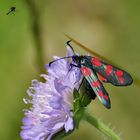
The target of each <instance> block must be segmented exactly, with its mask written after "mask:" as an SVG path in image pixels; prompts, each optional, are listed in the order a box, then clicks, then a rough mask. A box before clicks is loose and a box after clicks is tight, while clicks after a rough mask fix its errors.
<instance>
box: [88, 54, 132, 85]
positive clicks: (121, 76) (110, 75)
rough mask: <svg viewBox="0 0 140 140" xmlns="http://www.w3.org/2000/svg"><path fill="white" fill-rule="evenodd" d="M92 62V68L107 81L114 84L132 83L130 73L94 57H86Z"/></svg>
mask: <svg viewBox="0 0 140 140" xmlns="http://www.w3.org/2000/svg"><path fill="white" fill-rule="evenodd" d="M88 59H90V61H91V63H92V68H93V69H94V70H95V71H96V72H97V73H99V74H100V75H101V76H103V77H104V78H105V79H106V80H107V82H109V83H111V84H113V85H115V86H128V85H130V84H132V82H133V79H132V77H131V75H130V74H129V73H128V72H126V71H124V70H122V69H119V68H117V67H115V66H112V65H110V64H107V63H106V62H103V61H101V60H99V59H98V58H95V57H88Z"/></svg>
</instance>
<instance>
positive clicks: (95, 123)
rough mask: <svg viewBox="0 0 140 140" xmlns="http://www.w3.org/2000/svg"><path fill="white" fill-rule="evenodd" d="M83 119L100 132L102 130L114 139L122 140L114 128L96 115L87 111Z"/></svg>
mask: <svg viewBox="0 0 140 140" xmlns="http://www.w3.org/2000/svg"><path fill="white" fill-rule="evenodd" d="M83 119H84V120H85V121H87V122H88V123H90V124H91V125H93V126H94V127H96V128H97V129H98V130H99V131H100V132H102V133H103V134H105V135H106V136H108V137H109V138H111V139H112V140H122V139H121V138H120V137H119V136H118V135H117V134H116V133H115V132H114V131H113V130H112V129H110V128H109V127H108V126H106V125H105V124H104V123H102V122H101V121H99V120H98V119H96V118H95V117H93V116H91V115H90V114H89V113H88V112H87V111H85V113H84V116H83Z"/></svg>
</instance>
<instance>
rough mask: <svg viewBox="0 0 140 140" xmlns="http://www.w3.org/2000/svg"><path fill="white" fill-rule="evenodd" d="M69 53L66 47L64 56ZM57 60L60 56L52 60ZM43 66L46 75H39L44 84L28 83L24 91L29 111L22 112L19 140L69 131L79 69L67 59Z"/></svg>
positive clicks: (42, 137)
mask: <svg viewBox="0 0 140 140" xmlns="http://www.w3.org/2000/svg"><path fill="white" fill-rule="evenodd" d="M72 55H73V53H72V51H71V50H70V48H69V47H67V54H66V56H72ZM54 58H55V60H56V59H60V57H56V56H55V57H54ZM55 60H54V62H53V63H52V64H51V66H49V65H48V64H47V65H46V69H47V71H48V74H47V75H46V74H42V75H41V76H42V77H43V78H44V79H45V80H46V82H44V83H43V82H39V81H38V80H33V81H32V86H31V87H30V88H29V89H28V90H27V93H28V95H29V96H30V98H31V99H24V102H25V103H26V104H28V103H29V104H31V105H32V106H31V107H30V109H26V110H24V113H25V117H24V118H23V126H22V131H21V133H20V135H21V137H22V139H23V140H44V139H46V140H50V139H51V138H52V136H53V135H54V134H56V133H57V132H59V131H61V130H63V129H64V130H65V132H66V133H67V132H69V131H70V130H73V128H74V124H73V113H72V111H71V110H72V107H73V90H74V88H78V86H79V84H80V80H81V76H82V75H81V72H80V69H79V68H76V67H72V68H71V66H70V61H69V59H68V58H66V60H65V59H60V60H58V61H55Z"/></svg>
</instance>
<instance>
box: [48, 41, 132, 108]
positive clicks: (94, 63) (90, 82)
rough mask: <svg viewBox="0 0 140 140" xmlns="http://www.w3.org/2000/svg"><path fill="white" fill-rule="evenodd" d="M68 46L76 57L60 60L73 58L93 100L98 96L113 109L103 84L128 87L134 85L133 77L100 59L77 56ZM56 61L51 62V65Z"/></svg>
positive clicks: (68, 43)
mask: <svg viewBox="0 0 140 140" xmlns="http://www.w3.org/2000/svg"><path fill="white" fill-rule="evenodd" d="M67 45H68V46H69V47H70V48H71V50H72V51H73V53H74V55H73V56H68V57H63V58H60V59H64V58H72V62H71V67H78V68H79V69H80V71H81V73H82V75H83V77H84V78H83V82H81V85H82V84H83V83H84V84H86V86H87V87H86V90H87V93H91V94H92V95H91V98H92V99H94V98H95V97H96V96H97V98H98V99H99V100H100V102H101V103H102V104H103V105H104V106H105V107H106V108H108V109H109V108H111V102H110V98H109V94H108V93H107V91H106V89H105V88H104V86H103V82H105V83H111V84H112V85H114V86H128V85H131V84H132V83H133V79H132V77H131V75H130V74H129V73H128V72H126V71H124V70H122V69H120V68H117V67H115V66H113V65H111V64H108V63H106V62H104V61H103V60H100V59H99V58H96V57H93V56H88V55H77V54H75V52H74V49H73V47H72V46H71V45H70V41H68V42H67ZM58 60H59V59H58ZM55 61H56V60H54V61H52V62H50V63H49V65H51V64H52V63H53V62H55Z"/></svg>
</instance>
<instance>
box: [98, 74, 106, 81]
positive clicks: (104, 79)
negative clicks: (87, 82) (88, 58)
mask: <svg viewBox="0 0 140 140" xmlns="http://www.w3.org/2000/svg"><path fill="white" fill-rule="evenodd" d="M98 75H99V79H100V80H101V81H107V79H106V78H105V77H103V76H102V75H101V74H99V73H98Z"/></svg>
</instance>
